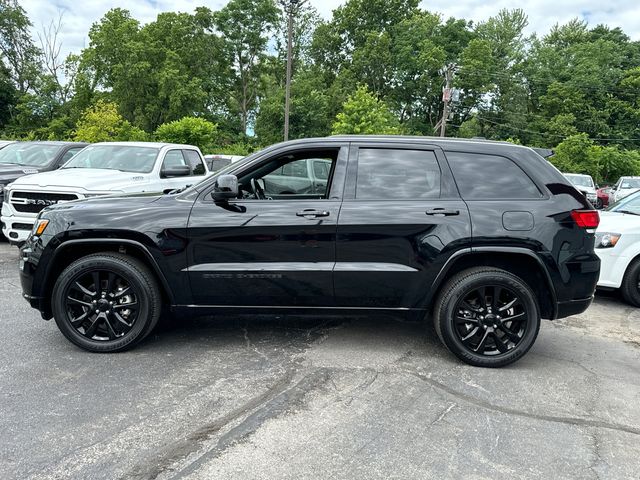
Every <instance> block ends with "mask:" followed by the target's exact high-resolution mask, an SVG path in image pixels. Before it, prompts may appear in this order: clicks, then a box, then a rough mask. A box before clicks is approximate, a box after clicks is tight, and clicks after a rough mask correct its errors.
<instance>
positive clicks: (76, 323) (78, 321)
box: [71, 310, 91, 328]
mask: <svg viewBox="0 0 640 480" xmlns="http://www.w3.org/2000/svg"><path fill="white" fill-rule="evenodd" d="M90 314H91V310H87V311H86V312H84V313H83V314H82V315H80V316H79V317H77V318H74V319H72V320H71V325H73V326H74V328H78V327H79V326H81V325H82V323H83V322H84V321H85V320H86V319H87V317H88V316H89V315H90Z"/></svg>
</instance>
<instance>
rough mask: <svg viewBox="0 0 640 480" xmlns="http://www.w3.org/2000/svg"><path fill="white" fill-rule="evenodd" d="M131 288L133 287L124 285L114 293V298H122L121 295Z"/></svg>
mask: <svg viewBox="0 0 640 480" xmlns="http://www.w3.org/2000/svg"><path fill="white" fill-rule="evenodd" d="M130 289H131V287H124V288H123V289H122V290H120V291H118V292H116V293H114V294H113V298H120V297H121V296H123V295H124V294H125V293H127V292H128V291H129V290H130Z"/></svg>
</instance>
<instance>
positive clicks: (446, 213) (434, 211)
mask: <svg viewBox="0 0 640 480" xmlns="http://www.w3.org/2000/svg"><path fill="white" fill-rule="evenodd" d="M424 213H426V214H427V215H434V216H435V215H437V216H443V217H451V216H453V215H460V210H449V209H447V208H430V209H428V210H427V211H426V212H424Z"/></svg>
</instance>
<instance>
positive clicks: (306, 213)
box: [296, 210, 329, 218]
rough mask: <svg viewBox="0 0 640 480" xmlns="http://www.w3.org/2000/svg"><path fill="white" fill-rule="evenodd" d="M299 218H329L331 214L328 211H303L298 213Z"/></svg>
mask: <svg viewBox="0 0 640 480" xmlns="http://www.w3.org/2000/svg"><path fill="white" fill-rule="evenodd" d="M296 215H297V216H298V217H305V218H317V217H328V216H329V212H327V211H326V210H303V211H301V212H298V213H296Z"/></svg>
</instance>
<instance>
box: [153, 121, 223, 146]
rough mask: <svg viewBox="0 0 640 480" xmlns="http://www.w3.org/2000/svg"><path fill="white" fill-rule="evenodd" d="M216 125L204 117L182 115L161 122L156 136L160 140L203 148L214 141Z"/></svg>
mask: <svg viewBox="0 0 640 480" xmlns="http://www.w3.org/2000/svg"><path fill="white" fill-rule="evenodd" d="M217 128H218V127H217V125H216V124H215V123H212V122H210V121H208V120H205V119H204V118H198V117H183V118H181V119H180V120H175V121H173V122H169V123H163V124H162V125H160V126H159V127H158V129H157V130H156V134H155V135H156V138H157V139H158V140H159V141H161V142H169V143H184V144H187V145H195V146H196V147H198V148H200V150H202V151H205V149H206V148H207V147H208V146H209V145H211V144H212V143H213V142H214V141H215V136H216V131H217Z"/></svg>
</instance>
